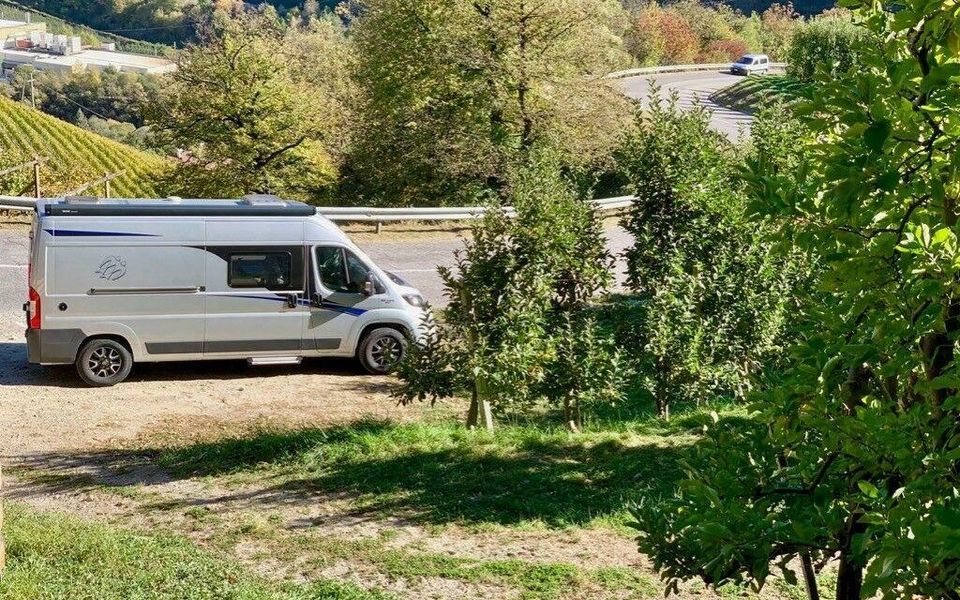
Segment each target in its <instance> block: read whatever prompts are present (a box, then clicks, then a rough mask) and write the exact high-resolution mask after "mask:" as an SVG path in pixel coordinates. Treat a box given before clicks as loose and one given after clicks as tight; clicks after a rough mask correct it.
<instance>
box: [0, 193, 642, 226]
mask: <svg viewBox="0 0 960 600" xmlns="http://www.w3.org/2000/svg"><path fill="white" fill-rule="evenodd" d="M592 202H593V204H594V205H595V206H596V209H597V210H600V211H606V210H619V209H623V208H627V207H629V206H630V204H631V203H632V202H633V196H619V197H616V198H601V199H599V200H593V201H592ZM36 205H37V200H36V199H35V198H21V197H17V196H0V210H21V211H32V210H35V209H36ZM504 210H505V211H506V212H507V213H508V214H512V213H513V212H514V211H513V209H512V208H511V207H509V206H508V207H505V208H504ZM486 211H487V208H486V207H483V206H457V207H446V206H445V207H436V208H373V207H362V206H357V207H351V206H319V207H317V214H319V215H322V216H324V217H326V218H328V219H330V220H331V221H351V222H355V221H365V222H372V223H387V222H391V221H462V220H466V219H476V218H478V217H481V216H483V214H484V213H485V212H486Z"/></svg>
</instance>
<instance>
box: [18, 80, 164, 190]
mask: <svg viewBox="0 0 960 600" xmlns="http://www.w3.org/2000/svg"><path fill="white" fill-rule="evenodd" d="M3 148H13V149H19V150H22V151H23V152H24V153H26V154H36V155H40V156H45V157H47V158H49V159H50V163H49V166H48V167H47V168H51V169H55V170H56V169H62V170H64V171H69V172H71V173H80V174H82V180H83V181H92V180H95V179H97V178H99V177H102V176H103V175H104V174H105V173H117V172H120V171H125V172H124V174H123V175H122V176H120V177H118V178H117V179H115V180H113V181H112V182H111V184H110V185H111V190H112V195H113V196H115V197H128V198H138V197H145V198H149V197H154V196H156V195H157V190H156V188H155V186H154V184H153V183H152V180H153V178H154V177H155V176H156V175H158V174H159V173H160V172H161V171H162V169H163V167H164V162H165V161H164V159H162V158H159V157H157V156H154V155H152V154H148V153H146V152H141V151H140V150H137V149H136V148H132V147H130V146H126V145H124V144H120V143H118V142H115V141H113V140H109V139H107V138H105V137H101V136H99V135H97V134H95V133H91V132H89V131H86V130H85V129H81V128H79V127H77V126H75V125H71V124H70V123H67V122H65V121H61V120H60V119H57V118H56V117H51V116H50V115H47V114H45V113H42V112H40V111H39V110H35V109H33V108H30V107H29V106H25V105H23V104H21V103H19V102H15V101H13V100H10V99H8V98H6V97H3V96H0V152H2V150H3ZM60 191H63V190H60ZM91 191H92V192H94V193H99V192H100V190H91Z"/></svg>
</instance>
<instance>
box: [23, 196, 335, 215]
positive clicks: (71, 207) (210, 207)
mask: <svg viewBox="0 0 960 600" xmlns="http://www.w3.org/2000/svg"><path fill="white" fill-rule="evenodd" d="M37 210H38V211H39V212H40V214H43V215H51V216H97V217H146V216H166V217H201V216H218V217H219V216H240V217H266V216H283V217H304V216H310V215H314V214H316V212H317V209H316V207H314V206H310V205H309V204H304V203H302V202H296V201H293V200H281V199H280V198H276V197H274V196H258V195H251V196H246V197H244V198H242V199H240V200H188V199H180V198H162V199H139V198H138V199H103V198H99V199H97V198H85V197H72V198H65V199H62V200H46V201H41V202H39V203H38V204H37Z"/></svg>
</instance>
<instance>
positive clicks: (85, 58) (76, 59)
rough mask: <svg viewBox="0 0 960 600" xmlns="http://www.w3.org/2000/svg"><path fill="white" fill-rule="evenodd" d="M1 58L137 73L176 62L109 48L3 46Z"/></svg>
mask: <svg viewBox="0 0 960 600" xmlns="http://www.w3.org/2000/svg"><path fill="white" fill-rule="evenodd" d="M0 59H2V60H5V61H6V62H9V63H14V64H35V65H36V66H37V67H39V68H43V67H44V66H47V67H53V68H56V67H62V68H67V69H69V68H71V67H73V66H79V67H83V68H87V67H94V68H99V69H104V68H107V67H114V68H115V69H118V70H120V71H129V72H135V73H167V72H169V71H172V70H174V69H175V68H176V65H175V64H174V63H173V62H171V61H169V60H167V59H165V58H162V57H158V56H144V55H140V54H127V53H125V52H112V51H110V50H82V51H80V52H77V53H75V54H71V55H69V56H64V55H61V54H51V53H49V52H44V51H43V50H19V49H15V48H3V49H0Z"/></svg>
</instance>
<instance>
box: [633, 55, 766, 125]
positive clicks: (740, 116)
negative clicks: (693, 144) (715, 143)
mask: <svg viewBox="0 0 960 600" xmlns="http://www.w3.org/2000/svg"><path fill="white" fill-rule="evenodd" d="M742 80H743V77H741V76H738V75H731V74H729V73H724V72H718V71H695V72H689V73H661V74H659V75H654V76H649V75H644V76H642V77H628V78H625V79H618V80H617V82H616V83H617V85H618V86H619V87H620V89H621V90H623V93H624V94H626V95H627V96H629V97H630V98H634V99H636V100H641V101H643V102H644V103H646V102H647V101H648V99H649V96H650V89H651V87H652V85H651V84H652V83H653V82H656V83H657V84H658V85H660V86H661V89H660V95H661V97H667V96H669V95H670V94H671V93H672V92H676V93H677V95H678V96H679V100H680V106H681V107H682V108H690V107H692V106H693V105H694V103H695V102H697V101H698V100H699V102H700V103H701V104H703V106H705V107H706V108H708V109H710V110H711V111H712V112H713V117H712V120H711V122H712V124H713V127H714V129H716V130H717V131H720V132H722V133H724V134H726V135H727V136H728V137H729V138H730V139H732V140H735V139H737V138H738V137H739V136H740V134H741V132H744V133H746V134H748V135H749V133H750V122H751V121H752V120H753V118H752V117H751V116H750V115H749V114H747V113H743V112H739V111H736V110H730V109H728V108H724V107H722V106H720V105H718V104H715V103H713V102H711V101H710V98H709V96H710V94H712V93H713V92H716V91H718V90H721V89H723V88H725V87H728V86H730V85H733V84H734V83H736V82H738V81H742Z"/></svg>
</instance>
